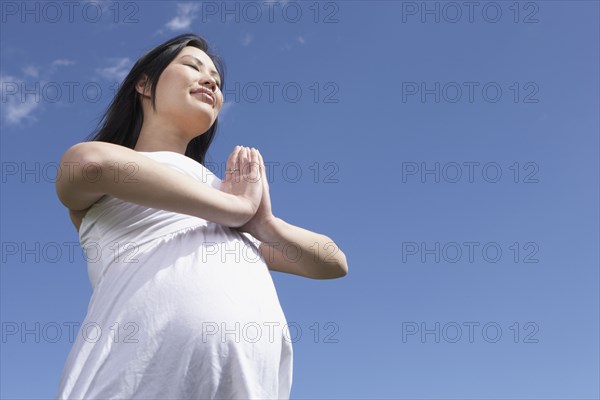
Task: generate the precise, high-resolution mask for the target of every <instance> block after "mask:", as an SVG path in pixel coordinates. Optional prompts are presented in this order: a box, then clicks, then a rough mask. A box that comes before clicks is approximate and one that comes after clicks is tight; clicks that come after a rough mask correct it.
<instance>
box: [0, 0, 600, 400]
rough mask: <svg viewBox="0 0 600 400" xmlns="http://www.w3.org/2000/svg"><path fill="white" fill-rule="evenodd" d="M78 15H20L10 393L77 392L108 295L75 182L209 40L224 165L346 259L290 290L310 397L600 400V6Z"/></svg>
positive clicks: (12, 95)
mask: <svg viewBox="0 0 600 400" xmlns="http://www.w3.org/2000/svg"><path fill="white" fill-rule="evenodd" d="M74 3H75V5H74V8H73V9H71V10H69V8H68V7H67V6H61V4H62V2H55V3H54V4H55V6H48V5H47V4H46V3H43V2H27V3H24V2H3V3H2V10H1V12H2V15H1V17H2V24H1V25H0V33H1V34H0V45H1V50H0V56H1V65H0V80H1V85H2V86H1V90H2V93H1V95H2V113H1V116H0V117H1V118H0V123H1V136H0V140H1V146H0V155H1V158H2V194H1V209H0V211H1V219H2V225H1V228H0V230H1V234H2V238H1V243H2V267H1V269H0V277H1V285H0V287H1V293H0V298H1V306H0V310H1V320H2V342H1V346H2V351H1V355H0V367H1V382H0V388H1V389H0V397H2V398H11V399H13V398H14V399H18V398H27V399H35V398H39V399H47V398H51V397H52V396H53V395H54V393H55V391H56V388H57V385H58V381H59V377H60V373H61V370H62V368H63V365H64V362H65V360H66V357H67V354H68V351H69V350H70V348H71V346H72V342H71V341H70V340H69V329H68V326H69V324H71V325H72V324H76V323H78V322H79V323H80V322H81V321H83V318H84V317H85V312H86V309H87V305H88V301H89V298H90V296H91V286H90V283H89V280H88V277H87V270H86V264H85V260H84V259H83V256H82V254H81V252H80V249H79V248H78V247H77V246H78V245H77V240H78V239H77V234H76V231H75V229H74V228H73V226H72V225H71V222H70V221H69V218H68V215H67V212H66V209H65V208H64V207H63V206H62V204H61V203H60V202H59V201H58V199H57V197H56V195H55V191H54V190H55V189H54V182H53V179H54V176H55V172H56V169H55V166H56V163H57V162H58V160H59V159H60V156H61V155H62V153H63V152H64V151H65V150H66V149H67V148H68V147H70V146H71V145H73V144H75V143H77V142H80V141H83V140H84V138H85V137H86V136H87V135H88V134H89V133H90V132H91V131H92V130H93V129H94V128H95V127H96V124H97V123H98V121H99V119H100V117H101V116H102V113H103V112H104V110H105V108H106V106H107V105H108V103H109V102H110V100H111V94H112V93H113V92H114V88H115V87H116V85H118V83H119V82H120V80H121V79H122V78H123V77H124V76H125V74H126V73H127V72H128V69H129V68H130V67H131V66H132V65H133V63H134V62H135V60H136V59H137V58H138V57H139V56H141V55H142V54H143V53H144V52H145V51H147V50H149V49H151V48H152V47H154V46H156V45H158V44H160V43H162V42H163V41H165V40H167V39H168V38H170V37H172V36H175V35H177V34H179V33H183V32H187V31H192V32H195V33H198V34H200V35H202V36H204V37H205V38H206V39H207V40H209V42H210V43H211V44H212V45H213V47H214V48H215V51H216V52H217V53H219V54H220V55H221V56H222V57H223V58H224V60H225V64H226V68H227V73H228V75H227V77H226V89H228V90H229V92H228V91H227V90H226V91H225V101H226V104H225V106H224V109H223V112H222V114H221V116H220V117H219V119H220V122H221V125H220V130H219V132H218V134H217V137H216V139H215V141H214V144H213V146H212V147H211V149H210V151H209V153H208V160H209V162H210V163H211V164H210V169H211V170H213V172H215V173H216V174H217V175H219V176H222V175H223V162H224V161H225V160H226V157H227V156H228V154H229V153H230V152H231V150H232V149H233V147H234V146H235V145H237V144H241V145H245V146H253V147H257V148H258V149H259V150H260V151H261V154H262V155H263V157H264V159H265V161H266V162H267V164H268V165H269V163H270V166H271V167H270V168H272V169H271V172H272V174H273V175H272V180H271V182H270V186H271V199H272V202H273V211H274V213H275V214H276V215H277V216H279V217H281V218H283V219H285V220H286V221H288V222H289V223H292V224H295V225H298V226H302V227H304V228H306V229H310V230H313V231H316V232H319V233H323V234H326V235H328V236H330V237H331V238H332V239H333V240H335V241H336V243H337V244H338V245H339V246H340V247H341V249H342V250H343V251H344V253H345V254H346V256H347V260H348V265H349V270H350V272H349V274H348V275H347V276H346V277H344V278H343V279H337V280H324V281H317V280H310V279H306V278H301V277H298V276H293V275H286V274H281V273H277V272H274V273H272V276H273V279H274V282H275V285H276V288H277V291H278V294H279V298H280V301H281V304H282V307H283V309H284V311H285V313H286V317H287V319H288V321H290V322H294V323H295V324H296V325H295V326H296V327H300V329H301V330H302V331H301V332H302V334H301V335H299V334H297V333H296V334H294V340H295V342H294V381H293V387H292V398H298V399H299V398H374V397H377V398H390V399H391V398H394V399H409V398H410V399H432V398H436V399H451V398H463V399H491V398H495V399H500V398H502V399H515V398H519V399H534V398H536V399H542V398H543V399H562V398H571V399H592V398H599V397H600V388H599V378H598V377H599V376H600V370H599V359H600V349H599V337H600V332H599V314H600V313H599V284H600V281H599V273H598V270H599V268H598V266H599V246H598V243H599V237H598V233H599V214H598V209H599V207H598V204H599V191H598V188H599V176H598V172H599V165H598V159H599V157H598V153H599V142H598V136H599V135H598V134H599V117H598V110H599V109H600V105H599V87H600V82H599V71H600V65H599V49H600V45H599V43H598V42H599V37H600V35H599V33H600V32H599V22H598V21H599V5H598V2H597V1H534V2H518V3H517V2H514V1H506V2H505V1H497V2H476V4H475V5H473V6H472V8H471V9H470V8H469V6H466V5H464V3H463V2H431V1H430V2H402V1H369V2H367V1H336V2H318V3H316V2H312V1H311V2H279V4H271V5H270V6H271V7H272V9H273V14H272V15H270V14H269V5H268V4H263V2H234V1H232V2H227V3H222V2H195V3H177V2H166V1H130V2H119V3H116V2H107V1H101V2H74ZM56 4H58V7H59V8H56V7H57V6H56ZM25 7H27V8H25ZM53 7H54V8H53ZM227 10H233V12H230V13H229V14H228V15H225V14H226V13H225V11H227ZM236 10H237V11H236ZM428 10H433V11H432V12H433V13H427V11H428ZM436 10H437V11H436ZM257 11H260V14H257ZM221 12H223V13H225V14H221ZM269 87H273V88H274V91H273V92H272V97H269ZM71 88H72V91H70V89H71ZM259 89H260V91H259ZM57 327H58V329H57ZM23 329H25V330H27V331H28V332H30V333H28V334H26V335H24V337H23V336H22V335H21V334H22V333H23ZM15 330H16V331H15ZM31 332H33V333H31ZM57 332H58V333H60V334H61V336H60V338H58V339H57V340H56V339H55V338H56V337H57ZM296 332H299V331H296ZM36 334H37V335H38V337H39V340H38V341H36Z"/></svg>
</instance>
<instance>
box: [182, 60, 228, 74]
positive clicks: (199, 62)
mask: <svg viewBox="0 0 600 400" xmlns="http://www.w3.org/2000/svg"><path fill="white" fill-rule="evenodd" d="M185 57H189V58H193V59H194V60H195V61H196V62H197V63H198V64H200V65H204V63H203V62H202V61H200V59H199V58H198V57H194V56H190V55H189V54H186V55H185V56H182V57H181V58H185ZM210 74H211V75H213V76H216V77H217V78H220V77H221V76H220V75H219V73H218V72H217V71H215V70H214V69H213V70H211V71H210Z"/></svg>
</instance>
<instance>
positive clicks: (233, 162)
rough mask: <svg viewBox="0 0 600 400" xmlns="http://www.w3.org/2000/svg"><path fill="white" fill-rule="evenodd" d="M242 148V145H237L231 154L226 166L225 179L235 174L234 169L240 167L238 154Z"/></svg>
mask: <svg viewBox="0 0 600 400" xmlns="http://www.w3.org/2000/svg"><path fill="white" fill-rule="evenodd" d="M241 148H242V146H235V148H234V149H233V151H232V152H231V154H230V155H229V158H228V159H227V166H226V167H225V179H227V178H228V177H230V176H233V172H232V170H234V169H236V168H239V165H238V155H239V152H240V150H241Z"/></svg>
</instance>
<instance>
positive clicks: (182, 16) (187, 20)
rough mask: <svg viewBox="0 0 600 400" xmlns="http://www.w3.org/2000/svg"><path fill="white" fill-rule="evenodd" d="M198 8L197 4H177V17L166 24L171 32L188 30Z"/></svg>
mask: <svg viewBox="0 0 600 400" xmlns="http://www.w3.org/2000/svg"><path fill="white" fill-rule="evenodd" d="M199 8H200V5H199V4H197V3H177V16H176V17H175V18H173V19H171V20H170V21H169V22H167V23H166V27H167V28H169V29H170V30H172V31H178V30H184V29H189V27H190V25H191V23H192V20H193V19H195V18H196V14H197V12H198V10H199Z"/></svg>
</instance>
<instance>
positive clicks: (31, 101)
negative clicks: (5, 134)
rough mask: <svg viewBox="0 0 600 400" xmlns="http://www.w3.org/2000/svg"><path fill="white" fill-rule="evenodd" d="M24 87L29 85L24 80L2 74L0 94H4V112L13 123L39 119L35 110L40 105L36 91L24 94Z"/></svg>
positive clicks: (9, 121)
mask: <svg viewBox="0 0 600 400" xmlns="http://www.w3.org/2000/svg"><path fill="white" fill-rule="evenodd" d="M23 87H24V88H25V89H29V86H28V85H27V84H26V83H25V82H24V81H23V80H22V79H18V78H16V77H14V76H11V75H0V96H2V104H3V106H2V111H3V112H2V114H4V117H5V118H6V121H7V122H8V123H9V124H11V125H19V124H21V123H23V121H24V120H29V121H30V122H35V121H37V118H36V117H35V116H33V115H32V114H33V112H34V111H35V109H36V108H38V107H39V105H40V99H39V98H38V96H37V94H36V93H29V94H24V93H23V92H22V89H23Z"/></svg>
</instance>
